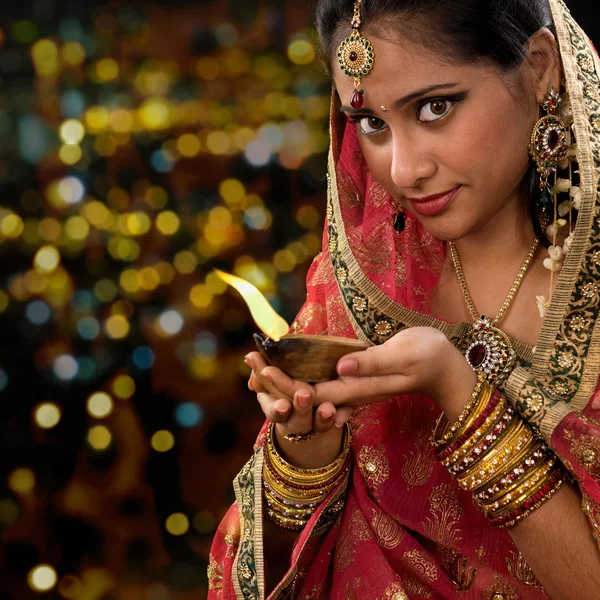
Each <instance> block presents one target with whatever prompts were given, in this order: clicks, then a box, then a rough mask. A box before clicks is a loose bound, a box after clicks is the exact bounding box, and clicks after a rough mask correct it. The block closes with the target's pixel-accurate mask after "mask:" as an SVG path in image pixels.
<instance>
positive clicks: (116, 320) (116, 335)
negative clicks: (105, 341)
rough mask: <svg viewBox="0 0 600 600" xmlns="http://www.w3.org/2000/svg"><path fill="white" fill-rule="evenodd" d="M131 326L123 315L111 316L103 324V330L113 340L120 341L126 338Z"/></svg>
mask: <svg viewBox="0 0 600 600" xmlns="http://www.w3.org/2000/svg"><path fill="white" fill-rule="evenodd" d="M130 329H131V325H130V324H129V321H128V320H127V319H126V318H125V317H124V316H123V315H111V316H110V317H108V319H106V322H105V323H104V330H105V331H106V333H107V335H108V336H109V337H111V338H112V339H113V340H122V339H124V338H126V337H127V335H128V334H129V331H130Z"/></svg>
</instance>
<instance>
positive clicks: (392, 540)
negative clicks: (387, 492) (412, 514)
mask: <svg viewBox="0 0 600 600" xmlns="http://www.w3.org/2000/svg"><path fill="white" fill-rule="evenodd" d="M371 529H373V532H374V533H375V537H376V538H377V541H378V542H379V545H380V546H381V547H382V548H387V549H388V550H391V549H393V548H396V546H398V545H399V544H400V542H401V541H402V539H403V538H404V536H405V535H406V532H405V531H404V529H403V528H402V526H401V525H400V523H398V522H397V521H395V520H394V519H393V518H392V517H390V516H389V515H388V514H387V513H385V512H383V511H381V510H379V511H377V510H374V511H373V514H372V517H371Z"/></svg>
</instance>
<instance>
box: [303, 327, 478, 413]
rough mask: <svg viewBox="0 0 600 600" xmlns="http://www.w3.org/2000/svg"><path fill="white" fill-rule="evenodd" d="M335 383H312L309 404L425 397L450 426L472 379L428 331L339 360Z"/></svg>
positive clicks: (460, 359) (454, 353) (413, 331)
mask: <svg viewBox="0 0 600 600" xmlns="http://www.w3.org/2000/svg"><path fill="white" fill-rule="evenodd" d="M337 371H338V373H339V375H340V378H339V379H336V380H334V381H327V382H324V383H318V384H316V385H315V386H314V388H315V403H316V404H321V403H323V402H327V403H331V404H333V405H335V406H336V407H338V410H339V407H340V406H350V407H356V406H359V405H361V404H369V403H372V402H377V401H380V400H385V399H387V398H391V397H393V396H397V395H398V394H407V393H421V394H424V395H426V396H429V397H430V398H431V399H432V400H433V401H434V402H436V403H437V404H438V406H439V407H440V408H441V409H442V410H443V411H444V412H445V413H446V416H447V417H448V419H449V420H450V421H454V420H455V419H456V418H457V417H458V415H459V414H460V413H461V412H462V410H463V408H464V406H465V405H466V403H467V402H468V400H469V398H470V395H471V392H472V390H473V388H474V386H475V382H476V379H477V377H476V375H475V372H474V371H473V369H471V367H470V366H469V364H468V363H467V361H466V360H465V358H464V356H463V355H462V354H461V353H460V352H459V350H457V349H456V348H455V346H454V345H453V344H452V343H451V342H450V341H449V340H448V339H447V338H446V336H445V335H444V334H443V333H442V332H441V331H438V330H437V329H434V328H433V327H412V328H409V329H405V330H403V331H401V332H400V333H398V334H396V335H395V336H394V337H392V338H391V339H389V340H388V341H387V342H385V344H382V345H381V346H373V347H371V348H368V349H367V350H364V351H362V352H354V353H352V354H349V355H347V356H344V357H343V358H342V359H340V361H339V363H338V367H337Z"/></svg>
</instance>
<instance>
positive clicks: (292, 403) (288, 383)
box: [246, 352, 352, 435]
mask: <svg viewBox="0 0 600 600" xmlns="http://www.w3.org/2000/svg"><path fill="white" fill-rule="evenodd" d="M246 363H247V364H248V365H249V366H250V367H251V368H252V374H251V376H250V380H249V382H248V387H249V388H250V389H251V390H252V391H254V392H256V393H257V395H258V396H257V397H258V402H259V403H260V406H261V408H262V411H263V413H264V414H265V417H266V418H267V419H268V420H269V421H272V422H274V423H277V424H278V427H277V429H278V431H279V432H280V433H281V434H282V435H286V434H287V433H297V434H304V433H308V432H310V431H314V432H316V433H325V432H327V431H329V430H330V429H331V428H332V427H333V426H334V425H337V426H338V427H341V426H342V425H343V424H344V423H345V422H346V421H347V420H348V419H349V418H350V416H351V414H352V409H351V408H349V407H342V406H339V407H336V406H334V405H333V404H332V403H331V402H328V401H326V400H325V401H323V402H320V403H319V406H317V407H316V408H315V406H314V397H315V393H314V386H312V385H310V384H308V383H306V382H303V381H299V380H297V379H292V378H291V377H289V376H288V375H286V374H285V373H284V372H283V371H281V370H280V369H278V368H277V367H273V366H270V365H268V364H267V363H266V361H265V359H264V358H263V357H262V356H261V355H260V353H258V352H251V353H250V354H248V355H247V356H246Z"/></svg>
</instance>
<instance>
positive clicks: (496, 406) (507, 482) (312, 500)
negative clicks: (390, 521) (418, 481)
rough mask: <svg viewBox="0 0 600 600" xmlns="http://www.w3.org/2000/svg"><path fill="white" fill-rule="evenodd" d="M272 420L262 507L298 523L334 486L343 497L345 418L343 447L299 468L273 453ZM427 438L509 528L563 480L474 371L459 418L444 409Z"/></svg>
mask: <svg viewBox="0 0 600 600" xmlns="http://www.w3.org/2000/svg"><path fill="white" fill-rule="evenodd" d="M274 430H275V425H274V423H271V424H270V426H269V430H268V434H267V439H266V443H265V466H264V469H263V493H264V498H265V501H266V505H267V514H268V515H269V517H270V518H271V519H272V520H273V521H274V522H275V523H277V524H278V525H279V526H281V527H283V528H285V529H291V530H298V529H302V528H303V527H304V526H305V525H306V523H307V522H308V520H309V519H310V517H311V516H312V515H313V513H314V512H315V511H316V509H317V508H318V506H319V505H320V504H321V503H322V502H323V500H325V498H327V497H328V496H329V495H330V493H331V492H332V491H333V490H334V489H336V488H339V493H338V494H337V495H336V498H335V500H336V501H335V502H334V503H333V505H332V507H333V508H332V509H333V510H334V511H335V512H339V511H340V510H342V508H343V506H344V503H343V501H340V498H341V496H342V494H343V493H344V492H345V485H340V484H341V483H342V482H347V480H348V474H349V471H350V443H351V433H350V428H349V427H348V425H346V429H345V432H344V440H343V450H342V452H341V454H340V455H339V456H338V458H337V459H336V460H335V461H334V462H332V463H331V464H329V465H327V466H325V467H321V468H319V469H300V468H298V467H295V466H293V465H291V464H290V463H288V462H287V461H286V460H285V459H284V458H283V457H282V456H281V455H280V453H279V452H278V450H277V447H276V442H275V438H274ZM432 443H433V446H434V448H435V450H436V455H437V457H438V459H439V460H440V461H441V463H442V464H443V465H444V466H445V467H446V468H447V469H448V470H449V472H450V473H451V474H452V475H453V476H455V477H456V479H457V481H458V484H459V486H460V487H461V488H462V489H464V490H469V491H471V492H472V493H473V500H474V503H475V506H477V508H479V509H480V510H481V511H482V512H483V513H484V515H485V516H486V517H487V518H488V519H489V520H490V522H491V523H492V524H493V525H496V526H498V527H511V526H512V525H514V524H515V523H517V522H518V521H520V520H521V519H523V518H525V517H526V516H527V515H529V514H531V513H532V512H533V511H534V510H536V509H537V508H539V507H540V506H541V505H542V504H543V503H544V502H545V501H546V500H548V499H549V498H550V497H551V496H552V495H553V494H554V493H555V492H556V491H557V490H558V489H559V488H560V487H561V485H562V484H563V483H564V481H565V480H566V479H567V472H566V470H565V469H564V467H563V466H562V464H561V463H560V461H559V460H558V459H557V458H556V456H555V455H554V453H553V452H552V451H551V450H550V449H549V448H548V446H547V445H546V444H545V443H544V441H543V440H541V439H540V438H539V437H538V436H537V435H536V434H534V432H533V430H532V429H531V428H530V427H529V426H528V425H527V424H526V423H524V422H523V420H522V419H521V418H520V417H519V416H518V415H517V414H516V412H515V411H514V409H513V408H512V407H510V406H509V405H508V402H507V400H506V398H505V397H504V396H503V395H502V394H501V393H500V392H499V391H498V390H496V389H495V388H493V387H492V386H490V385H489V384H488V383H487V381H486V380H485V378H484V376H483V375H482V374H481V373H480V372H478V374H477V384H476V385H475V389H474V390H473V393H472V394H471V398H470V399H469V402H468V403H467V405H466V406H465V409H464V410H463V412H462V413H461V414H460V416H459V418H458V419H457V421H456V422H455V423H454V424H453V425H450V423H449V421H448V419H447V418H446V416H445V415H442V416H441V417H440V418H439V420H438V422H437V424H436V427H435V430H434V432H433V436H432Z"/></svg>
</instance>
